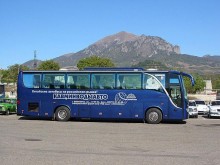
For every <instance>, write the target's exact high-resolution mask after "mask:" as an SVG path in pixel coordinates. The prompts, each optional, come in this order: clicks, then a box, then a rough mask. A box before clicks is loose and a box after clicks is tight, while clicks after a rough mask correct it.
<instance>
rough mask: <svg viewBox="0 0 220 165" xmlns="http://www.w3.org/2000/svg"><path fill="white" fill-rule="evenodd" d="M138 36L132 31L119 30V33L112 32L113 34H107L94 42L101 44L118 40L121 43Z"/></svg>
mask: <svg viewBox="0 0 220 165" xmlns="http://www.w3.org/2000/svg"><path fill="white" fill-rule="evenodd" d="M137 38H138V36H137V35H134V34H132V33H128V32H125V31H121V32H119V33H116V34H113V35H109V36H107V37H105V38H103V39H101V40H99V41H97V42H96V43H95V44H96V45H100V44H101V45H102V44H109V43H112V42H115V41H116V42H118V43H123V42H127V41H134V40H136V39H137Z"/></svg>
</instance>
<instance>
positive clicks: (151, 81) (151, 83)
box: [143, 74, 163, 92]
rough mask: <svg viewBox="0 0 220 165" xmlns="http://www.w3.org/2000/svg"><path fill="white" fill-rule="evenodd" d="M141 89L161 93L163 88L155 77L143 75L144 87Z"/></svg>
mask: <svg viewBox="0 0 220 165" xmlns="http://www.w3.org/2000/svg"><path fill="white" fill-rule="evenodd" d="M143 88H144V89H151V90H156V91H160V92H163V87H162V86H161V84H160V83H159V81H158V80H157V79H156V78H155V77H153V76H151V75H148V74H145V75H144V87H143Z"/></svg>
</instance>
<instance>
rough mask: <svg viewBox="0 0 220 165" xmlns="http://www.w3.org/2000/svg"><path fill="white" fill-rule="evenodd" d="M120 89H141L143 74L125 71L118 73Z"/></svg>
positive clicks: (118, 86)
mask: <svg viewBox="0 0 220 165" xmlns="http://www.w3.org/2000/svg"><path fill="white" fill-rule="evenodd" d="M117 88H118V89H141V74H131V73H123V74H118V75H117Z"/></svg>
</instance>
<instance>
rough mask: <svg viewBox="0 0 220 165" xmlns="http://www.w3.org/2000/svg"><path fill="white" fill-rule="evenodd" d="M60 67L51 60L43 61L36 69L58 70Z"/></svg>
mask: <svg viewBox="0 0 220 165" xmlns="http://www.w3.org/2000/svg"><path fill="white" fill-rule="evenodd" d="M59 69H60V66H59V64H58V63H57V62H54V61H53V60H46V61H43V62H42V63H41V64H40V65H39V66H38V67H37V70H59Z"/></svg>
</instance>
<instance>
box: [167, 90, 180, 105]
mask: <svg viewBox="0 0 220 165" xmlns="http://www.w3.org/2000/svg"><path fill="white" fill-rule="evenodd" d="M170 97H171V99H172V100H173V103H174V104H175V105H176V106H178V107H182V101H181V100H182V98H181V90H180V86H170Z"/></svg>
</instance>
